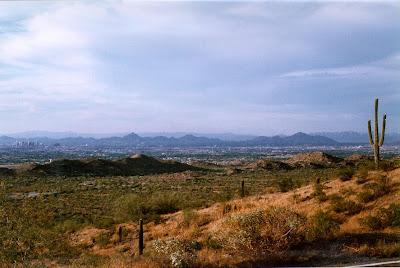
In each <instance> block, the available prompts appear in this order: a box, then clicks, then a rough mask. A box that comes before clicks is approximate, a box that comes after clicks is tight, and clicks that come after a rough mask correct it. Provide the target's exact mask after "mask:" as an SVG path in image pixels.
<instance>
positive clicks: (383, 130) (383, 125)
mask: <svg viewBox="0 0 400 268" xmlns="http://www.w3.org/2000/svg"><path fill="white" fill-rule="evenodd" d="M385 126H386V114H385V115H384V116H383V122H382V136H381V140H380V141H379V144H378V145H379V146H382V145H383V141H384V139H385Z"/></svg>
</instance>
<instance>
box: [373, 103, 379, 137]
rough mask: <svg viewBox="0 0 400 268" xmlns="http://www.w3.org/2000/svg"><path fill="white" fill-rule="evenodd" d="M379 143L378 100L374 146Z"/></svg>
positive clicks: (376, 104)
mask: <svg viewBox="0 0 400 268" xmlns="http://www.w3.org/2000/svg"><path fill="white" fill-rule="evenodd" d="M378 143H379V131H378V99H376V100H375V135H374V144H378Z"/></svg>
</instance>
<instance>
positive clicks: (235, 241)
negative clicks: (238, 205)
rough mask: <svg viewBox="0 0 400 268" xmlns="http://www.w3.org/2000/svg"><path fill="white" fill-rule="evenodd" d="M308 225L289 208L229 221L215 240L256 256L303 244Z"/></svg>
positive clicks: (243, 216)
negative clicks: (301, 242) (302, 240)
mask: <svg viewBox="0 0 400 268" xmlns="http://www.w3.org/2000/svg"><path fill="white" fill-rule="evenodd" d="M305 224H306V219H305V217H303V216H301V215H299V214H298V213H296V212H294V211H293V210H290V209H288V208H279V207H273V208H270V209H268V210H255V211H252V212H250V213H246V214H242V215H235V216H231V217H228V218H226V219H225V220H224V222H223V226H222V228H221V229H220V230H218V231H217V232H216V234H215V235H214V238H213V241H214V243H215V244H219V245H221V247H223V248H227V249H234V250H239V251H244V252H248V253H253V254H265V253H268V252H282V251H285V250H288V249H289V248H290V247H291V246H292V245H294V244H297V243H299V242H300V241H301V239H302V236H303V233H304V230H305Z"/></svg>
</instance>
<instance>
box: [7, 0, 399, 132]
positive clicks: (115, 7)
mask: <svg viewBox="0 0 400 268" xmlns="http://www.w3.org/2000/svg"><path fill="white" fill-rule="evenodd" d="M399 19H400V2H398V1H381V2H372V1H366V2H356V1H354V2H353V1H350V2H344V1H343V2H342V1H338V2H325V1H314V2H313V1H311V2H308V1H304V2H303V1H300V2H294V1H282V2H277V1H265V2H245V1H244V2H229V1H227V2H225V1H224V2H217V1H214V2H208V1H207V2H187V1H182V2H180V1H177V2H161V1H160V2H158V1H152V2H137V1H132V2H131V1H96V2H94V1H85V2H76V1H66V2H61V1H60V2H58V1H57V2H42V1H36V2H34V1H32V2H24V1H16V2H14V1H9V2H2V3H1V5H0V95H1V96H0V111H1V113H2V116H1V117H0V133H18V132H24V131H29V130H31V129H41V130H42V131H50V132H65V130H66V131H73V132H77V133H131V132H135V133H149V132H189V133H210V134H212V133H213V134H224V133H233V134H238V135H263V136H273V135H280V134H283V135H292V134H294V133H296V132H304V133H314V132H341V131H355V132H360V133H365V132H367V122H368V120H372V121H373V120H374V101H375V98H379V116H378V120H379V129H381V127H382V116H383V114H386V115H387V127H386V132H387V133H392V132H395V133H399V132H400V90H399V85H400V51H399V47H400V24H399V23H398V21H399ZM138 130H140V131H138Z"/></svg>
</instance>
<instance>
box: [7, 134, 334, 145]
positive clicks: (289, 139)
mask: <svg viewBox="0 0 400 268" xmlns="http://www.w3.org/2000/svg"><path fill="white" fill-rule="evenodd" d="M0 144H1V145H3V146H4V145H8V146H11V145H19V146H24V145H25V146H37V145H38V144H44V145H64V146H74V145H88V146H102V147H115V148H119V147H125V146H166V147H169V146H182V147H185V146H294V145H310V146H313V145H315V146H316V145H338V144H339V143H338V142H337V141H334V140H332V139H330V138H327V137H323V136H318V135H314V136H311V135H308V134H305V133H301V132H299V133H296V134H294V135H292V136H286V137H282V136H274V137H264V136H260V137H256V138H253V139H248V140H244V141H243V140H242V141H224V140H221V139H217V138H207V137H197V136H194V135H185V136H183V137H179V138H175V137H165V136H157V137H141V136H139V135H137V134H135V133H131V134H128V135H126V136H123V137H109V138H101V139H95V138H84V137H69V138H62V139H52V138H47V137H37V138H29V139H27V138H20V139H16V138H13V137H8V136H1V137H0Z"/></svg>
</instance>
